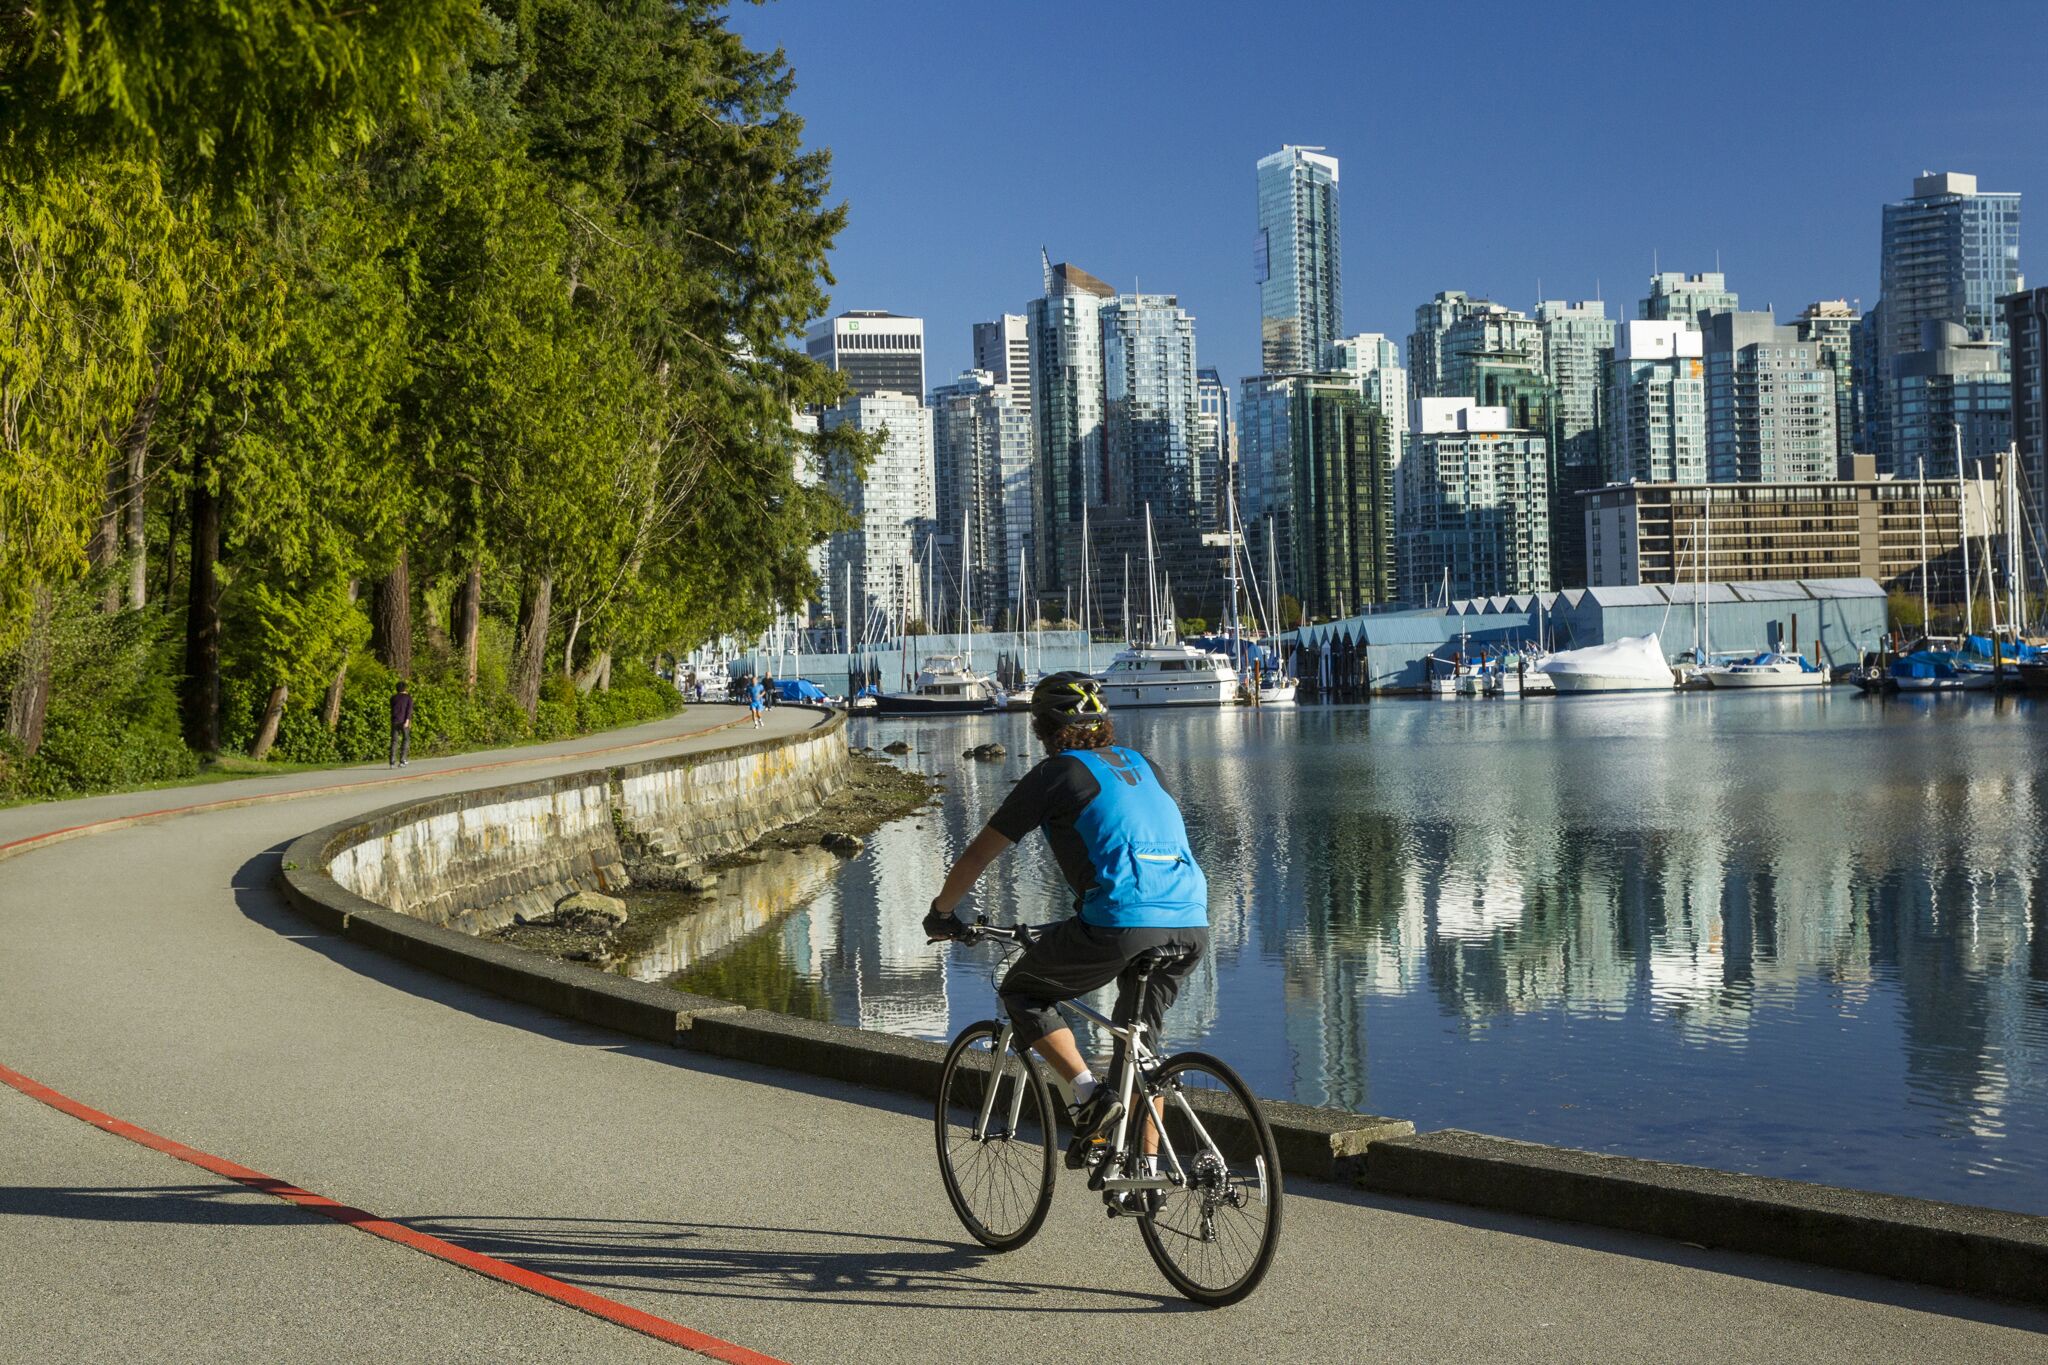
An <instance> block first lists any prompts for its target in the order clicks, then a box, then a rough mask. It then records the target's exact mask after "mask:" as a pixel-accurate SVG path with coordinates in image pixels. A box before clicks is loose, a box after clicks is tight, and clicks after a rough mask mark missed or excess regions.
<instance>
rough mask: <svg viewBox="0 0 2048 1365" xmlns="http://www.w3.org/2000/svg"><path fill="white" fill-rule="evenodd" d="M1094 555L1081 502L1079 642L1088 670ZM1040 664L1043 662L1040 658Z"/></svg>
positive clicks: (1091, 668) (1092, 652)
mask: <svg viewBox="0 0 2048 1365" xmlns="http://www.w3.org/2000/svg"><path fill="white" fill-rule="evenodd" d="M1094 557H1095V554H1094V551H1092V550H1090V549H1089V548H1088V504H1087V503H1085V502H1084V503H1082V504H1081V644H1082V648H1084V649H1085V650H1087V652H1088V671H1089V672H1090V673H1093V672H1094V671H1095V627H1094V626H1092V625H1090V624H1089V616H1088V599H1089V597H1090V595H1091V592H1092V589H1091V588H1090V586H1089V577H1088V561H1089V560H1091V559H1093V558H1094ZM1040 662H1041V664H1042V663H1043V662H1044V661H1043V660H1040Z"/></svg>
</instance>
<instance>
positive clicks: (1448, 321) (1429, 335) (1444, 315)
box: [1408, 289, 1507, 398]
mask: <svg viewBox="0 0 2048 1365" xmlns="http://www.w3.org/2000/svg"><path fill="white" fill-rule="evenodd" d="M1491 311H1500V312H1505V311H1507V310H1506V309H1504V308H1501V306H1500V305H1499V304H1497V303H1492V302H1489V301H1488V300H1486V299H1475V298H1473V297H1472V296H1471V295H1469V294H1467V293H1465V291H1464V290H1462V289H1446V290H1444V291H1442V292H1441V293H1439V294H1438V295H1437V296H1436V297H1435V298H1433V299H1431V300H1430V301H1429V302H1428V303H1425V304H1423V305H1422V306H1421V307H1420V308H1417V309H1416V310H1415V330H1414V331H1412V332H1410V333H1409V334H1408V391H1409V392H1410V393H1411V394H1413V395H1414V396H1415V397H1417V398H1444V397H1451V396H1454V395H1452V394H1451V392H1450V387H1449V375H1448V373H1447V363H1448V360H1449V351H1448V350H1447V348H1446V347H1445V344H1444V342H1445V339H1446V337H1447V336H1448V334H1449V332H1450V330H1451V328H1453V327H1455V326H1456V325H1457V324H1458V323H1459V322H1460V321H1462V320H1463V319H1464V318H1466V317H1467V316H1469V315H1471V314H1473V313H1485V312H1491Z"/></svg>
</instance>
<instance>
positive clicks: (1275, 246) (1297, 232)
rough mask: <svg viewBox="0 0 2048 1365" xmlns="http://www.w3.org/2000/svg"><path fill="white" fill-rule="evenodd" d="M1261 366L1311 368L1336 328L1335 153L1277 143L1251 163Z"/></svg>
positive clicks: (1339, 314)
mask: <svg viewBox="0 0 2048 1365" xmlns="http://www.w3.org/2000/svg"><path fill="white" fill-rule="evenodd" d="M1258 191H1259V230H1258V238H1257V240H1256V243H1255V245H1254V248H1253V274H1254V277H1255V278H1256V280H1257V282H1258V286H1259V342H1260V349H1259V354H1260V359H1261V365H1262V367H1263V368H1264V370H1265V372H1266V373H1267V374H1292V373H1298V372H1301V371H1308V370H1315V369H1317V368H1319V367H1320V366H1321V365H1322V364H1323V357H1324V352H1325V350H1326V348H1327V347H1328V346H1329V344H1330V343H1331V342H1332V341H1334V340H1336V339H1337V338H1338V337H1339V336H1341V335H1342V334H1343V330H1344V290H1343V280H1342V277H1341V272H1340V265H1341V261H1340V256H1339V251H1338V242H1339V234H1338V219H1337V158H1335V157H1333V156H1326V155H1324V154H1323V151H1322V149H1321V148H1320V147H1292V146H1289V147H1282V148H1281V149H1280V150H1279V151H1277V152H1275V153H1273V154H1272V155H1271V156H1267V157H1261V158H1260V160H1259V164H1258Z"/></svg>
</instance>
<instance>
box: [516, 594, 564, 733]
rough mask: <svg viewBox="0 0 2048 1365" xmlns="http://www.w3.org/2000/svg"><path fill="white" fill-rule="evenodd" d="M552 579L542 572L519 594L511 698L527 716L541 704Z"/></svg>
mask: <svg viewBox="0 0 2048 1365" xmlns="http://www.w3.org/2000/svg"><path fill="white" fill-rule="evenodd" d="M554 596H555V579H554V575H553V574H549V573H543V574H541V575H540V577H539V578H538V579H535V580H533V581H531V582H529V583H528V584H527V585H526V586H525V587H524V588H523V589H521V590H520V593H519V643H518V645H517V646H516V648H515V651H514V655H513V660H512V669H513V671H512V698H513V700H514V701H517V702H518V703H519V705H520V708H521V709H522V710H524V711H525V712H526V714H527V716H528V717H529V718H530V717H532V716H533V715H534V713H535V712H536V710H537V709H538V708H539V706H540V682H541V676H542V674H543V672H544V671H545V669H546V667H547V657H548V613H549V611H550V610H551V609H552V608H553V606H554Z"/></svg>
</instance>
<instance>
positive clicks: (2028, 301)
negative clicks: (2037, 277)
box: [2000, 288, 2048, 584]
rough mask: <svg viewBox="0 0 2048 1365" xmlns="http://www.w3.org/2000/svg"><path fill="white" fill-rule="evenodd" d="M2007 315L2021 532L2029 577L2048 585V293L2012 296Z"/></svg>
mask: <svg viewBox="0 0 2048 1365" xmlns="http://www.w3.org/2000/svg"><path fill="white" fill-rule="evenodd" d="M2000 303H2001V304H2002V305H2003V306H2004V310H2005V333H2006V345H2007V347H2008V351H2007V355H2008V361H2007V368H2008V369H2009V370H2010V372H2011V375H2012V398H2011V403H2012V440H2013V450H2014V452H2015V453H2016V454H2017V456H2018V459H2019V474H2020V488H2021V493H2022V497H2023V506H2024V507H2025V508H2026V509H2027V511H2026V515H2027V516H2028V517H2030V518H2031V519H2032V524H2031V526H2030V527H2027V528H2024V529H2022V528H2015V530H2016V531H2018V533H2019V534H2020V536H2021V547H2022V552H2023V553H2024V554H2025V555H2026V556H2027V564H2028V568H2029V573H2028V575H2027V577H2028V578H2029V580H2031V581H2032V582H2035V583H2037V584H2038V583H2041V582H2043V581H2044V580H2048V288H2042V289H2030V290H2028V291H2026V292H2025V293H2022V294H2009V295H2007V296H2006V297H2005V298H2003V299H2001V300H2000Z"/></svg>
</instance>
